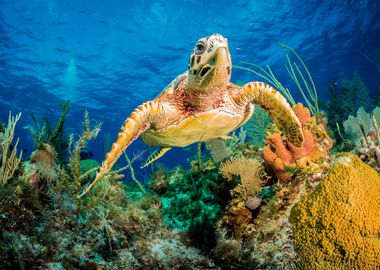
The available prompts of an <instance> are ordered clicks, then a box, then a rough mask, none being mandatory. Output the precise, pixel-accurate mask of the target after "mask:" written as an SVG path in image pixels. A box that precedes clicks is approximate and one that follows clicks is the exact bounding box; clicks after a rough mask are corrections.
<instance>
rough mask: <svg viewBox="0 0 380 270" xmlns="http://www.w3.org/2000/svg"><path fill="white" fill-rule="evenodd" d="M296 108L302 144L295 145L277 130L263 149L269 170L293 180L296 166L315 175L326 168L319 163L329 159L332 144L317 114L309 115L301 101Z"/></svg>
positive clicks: (285, 180)
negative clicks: (318, 120) (317, 118)
mask: <svg viewBox="0 0 380 270" xmlns="http://www.w3.org/2000/svg"><path fill="white" fill-rule="evenodd" d="M293 110H294V112H295V114H296V115H297V117H298V118H299V120H300V122H301V124H302V131H303V134H304V142H303V145H302V147H299V148H297V147H295V146H294V145H292V144H291V143H289V142H288V141H286V139H284V138H282V136H281V134H280V133H278V132H276V133H274V134H273V135H271V136H269V137H268V138H267V142H266V146H265V147H264V148H263V158H264V161H265V164H266V166H267V168H268V170H269V171H270V172H271V173H273V174H274V175H275V176H276V177H277V179H279V180H281V181H284V182H288V181H290V180H291V179H292V176H293V173H292V172H291V171H294V170H295V169H302V170H304V171H305V172H307V173H308V174H312V175H313V174H316V173H318V172H320V170H324V169H326V168H325V166H319V165H323V163H324V162H325V161H327V160H329V156H328V152H329V150H330V149H331V148H332V146H333V141H332V139H331V138H330V137H329V135H328V134H327V132H326V130H325V127H324V125H323V124H317V121H316V117H315V116H313V117H310V111H309V110H308V109H307V108H305V107H303V105H302V104H301V103H298V104H297V105H296V106H294V107H293Z"/></svg>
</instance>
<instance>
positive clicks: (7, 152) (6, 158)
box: [0, 112, 22, 187]
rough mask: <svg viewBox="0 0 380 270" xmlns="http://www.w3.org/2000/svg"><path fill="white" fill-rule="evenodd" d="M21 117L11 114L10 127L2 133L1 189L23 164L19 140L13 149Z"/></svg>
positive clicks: (0, 159) (0, 158)
mask: <svg viewBox="0 0 380 270" xmlns="http://www.w3.org/2000/svg"><path fill="white" fill-rule="evenodd" d="M20 117H21V113H20V114H17V115H16V116H12V114H11V112H9V118H8V125H7V126H6V127H5V128H4V131H3V132H1V133H0V135H1V136H0V142H1V145H0V147H1V148H0V149H1V151H0V154H1V156H0V187H1V186H4V185H5V184H6V183H7V182H8V181H9V180H10V179H11V178H12V177H13V175H14V173H15V171H16V169H17V167H18V166H19V164H20V162H21V157H22V152H20V153H19V155H18V156H17V145H18V141H19V140H18V139H17V140H16V143H15V145H14V146H13V148H12V142H13V137H14V132H15V127H16V124H17V122H18V121H19V120H20Z"/></svg>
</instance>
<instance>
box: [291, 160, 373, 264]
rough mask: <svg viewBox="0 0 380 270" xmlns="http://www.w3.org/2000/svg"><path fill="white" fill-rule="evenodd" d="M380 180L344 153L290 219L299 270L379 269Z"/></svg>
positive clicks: (358, 161)
mask: <svg viewBox="0 0 380 270" xmlns="http://www.w3.org/2000/svg"><path fill="white" fill-rule="evenodd" d="M379 216H380V176H379V174H378V173H377V172H376V171H375V170H374V169H373V168H371V167H370V166H368V165H366V164H365V163H364V162H362V161H361V160H360V158H359V157H357V156H355V155H353V154H349V153H345V154H343V155H342V157H340V158H338V160H337V163H336V164H335V166H334V167H333V168H332V169H331V171H330V172H329V173H328V175H327V176H326V177H325V178H324V179H323V180H322V181H321V182H320V184H319V186H318V187H317V188H316V190H315V191H314V192H312V193H311V194H309V195H307V196H306V197H304V198H303V199H302V200H301V201H300V202H299V203H297V204H296V205H295V206H294V207H293V209H292V211H291V216H290V222H291V223H292V225H293V234H294V245H295V249H296V251H297V254H298V258H299V259H298V262H297V263H298V265H299V267H300V268H301V269H380V222H379Z"/></svg>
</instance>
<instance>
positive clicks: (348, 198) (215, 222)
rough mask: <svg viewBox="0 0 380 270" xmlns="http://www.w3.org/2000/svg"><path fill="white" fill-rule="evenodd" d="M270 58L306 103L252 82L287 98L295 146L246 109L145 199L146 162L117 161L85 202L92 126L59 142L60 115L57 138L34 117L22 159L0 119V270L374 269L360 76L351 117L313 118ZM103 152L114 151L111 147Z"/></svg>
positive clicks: (372, 109)
mask: <svg viewBox="0 0 380 270" xmlns="http://www.w3.org/2000/svg"><path fill="white" fill-rule="evenodd" d="M280 45H281V46H282V47H284V48H285V49H286V52H287V54H286V55H285V60H286V62H287V64H286V69H287V70H288V74H289V75H290V78H291V80H292V81H293V82H294V83H295V87H297V88H298V91H300V92H302V93H304V96H303V97H304V99H305V100H304V103H296V102H295V100H294V99H293V98H292V97H291V94H290V93H291V92H290V90H289V89H287V88H285V87H283V86H282V84H281V83H280V82H279V81H278V80H277V79H276V77H275V75H274V74H273V72H272V71H271V69H270V67H267V68H266V69H263V68H261V67H259V66H256V65H252V64H249V63H248V64H249V65H251V66H253V67H254V68H255V69H250V70H249V71H252V70H253V71H254V72H258V71H259V72H260V73H259V74H261V75H262V76H264V77H265V78H266V79H268V81H270V82H271V83H273V84H274V85H276V86H277V87H278V88H279V89H282V90H281V91H282V92H283V94H284V95H288V99H289V100H290V102H291V104H292V111H293V112H294V115H295V117H296V118H297V119H298V121H299V123H300V128H301V129H302V133H303V137H304V142H303V144H302V145H301V146H298V147H297V146H296V145H295V144H294V143H292V142H290V140H289V138H288V137H287V136H286V134H284V133H283V132H281V131H280V130H279V129H278V128H277V127H276V125H275V121H274V123H273V122H272V121H271V120H270V118H269V116H268V114H267V113H266V112H265V110H263V109H260V108H256V109H255V112H254V114H253V116H252V118H251V119H250V120H249V121H248V122H247V123H246V124H245V125H243V127H242V128H240V129H238V130H237V131H234V132H233V133H232V134H231V136H228V137H224V138H223V139H218V140H212V141H208V142H199V143H198V147H197V148H196V154H195V155H194V156H193V157H191V158H190V159H189V160H188V162H189V166H188V167H189V169H185V168H183V167H181V166H177V167H175V168H174V169H171V170H168V169H166V168H165V167H164V166H163V165H161V164H159V163H157V162H154V163H152V164H151V166H152V173H151V175H150V176H149V178H150V179H149V183H148V185H143V183H141V182H140V181H139V179H138V174H137V170H138V169H137V167H136V164H135V163H136V160H138V159H139V158H140V157H141V156H142V155H143V154H144V153H143V152H141V153H138V154H136V155H134V156H128V155H127V154H126V153H124V155H120V157H121V158H125V163H126V165H125V166H124V167H122V166H121V165H120V164H121V163H120V164H116V165H114V168H113V170H111V169H110V170H108V171H107V172H104V173H103V175H102V176H103V177H102V178H100V179H98V182H97V184H96V185H94V186H93V187H92V189H91V190H89V192H88V193H85V194H84V193H83V191H84V190H86V189H87V188H88V186H89V184H90V183H91V182H92V181H93V180H94V178H95V177H97V175H96V172H97V171H98V170H99V168H100V167H101V165H100V164H99V162H98V161H96V160H94V159H92V158H91V155H89V154H88V153H87V152H86V151H88V149H86V145H87V144H88V142H89V141H91V140H93V139H94V138H96V137H97V136H99V134H100V133H101V127H102V125H101V123H98V122H96V121H94V120H93V119H90V116H89V114H88V112H85V113H84V119H83V125H82V129H81V131H79V135H76V136H74V134H67V133H66V132H65V117H66V116H67V112H68V110H69V102H62V103H61V104H60V106H61V116H60V117H59V119H58V120H57V123H55V124H51V123H50V122H49V121H48V120H47V119H46V118H44V117H41V118H40V120H39V119H38V118H37V116H35V115H34V114H33V113H32V114H31V116H32V121H33V123H34V126H33V127H32V126H28V127H27V129H28V130H30V131H31V132H30V135H31V137H32V139H33V141H34V148H35V151H33V152H32V153H31V155H30V156H27V157H26V156H25V154H22V151H19V149H18V148H17V147H18V142H19V139H18V137H17V134H15V127H16V125H17V123H18V122H19V120H20V117H21V114H16V115H12V113H10V114H9V118H8V121H7V122H6V123H1V124H0V143H1V147H0V154H1V159H0V226H1V232H0V268H1V269H86V270H88V269H378V268H380V260H379V258H380V245H379V243H380V224H379V222H377V221H378V216H379V213H380V176H379V169H380V150H379V143H380V130H379V126H378V123H379V121H380V109H379V107H376V104H371V103H365V104H364V100H366V99H367V98H368V96H367V97H366V95H365V93H364V92H365V91H364V90H363V89H365V85H364V84H363V83H362V82H361V80H360V77H359V76H358V75H355V77H354V80H351V81H346V82H345V83H344V84H343V85H344V87H343V86H342V88H341V89H342V90H340V92H339V91H338V92H339V93H343V92H344V93H346V94H347V95H354V93H355V96H354V97H353V98H345V99H347V104H348V103H352V102H355V104H354V105H353V104H351V105H350V106H351V107H350V110H349V111H348V108H346V107H344V106H347V104H345V105H343V104H342V103H343V102H338V101H331V102H332V103H331V104H330V103H327V104H324V105H322V104H321V103H320V102H319V100H318V96H317V90H316V88H315V85H314V83H313V81H312V78H311V75H310V72H309V71H308V70H307V67H306V64H305V63H304V62H303V61H302V59H301V57H300V56H299V55H298V54H297V53H296V52H295V51H294V50H293V49H291V48H290V47H287V46H286V45H284V44H280ZM293 58H294V60H291V59H293ZM343 89H345V90H343ZM352 89H354V90H352ZM359 89H362V90H359ZM358 91H362V93H361V94H360V95H361V96H362V97H363V99H362V100H363V102H361V101H360V100H361V99H359V98H358V96H357V95H359V94H358V93H357V92H358ZM339 95H340V94H339ZM342 95H343V94H342ZM340 98H343V97H342V96H339V99H340ZM337 99H338V96H337ZM333 102H336V103H333ZM338 103H339V106H340V107H339V108H338V107H337V106H338V105H333V104H338ZM364 105H365V106H364ZM358 106H359V107H358ZM322 109H323V110H324V111H322ZM335 110H336V111H335ZM335 112H337V113H336V114H335ZM330 116H331V117H333V116H336V117H335V118H331V119H332V120H330ZM129 124H131V123H129ZM53 126H54V128H51V127H53ZM334 127H335V129H334ZM121 136H122V135H121ZM337 136H338V137H339V138H340V139H339V140H338V139H337ZM103 147H104V149H105V152H108V151H109V150H110V149H112V147H111V145H110V143H109V137H108V136H106V137H105V141H104V143H103ZM206 148H207V149H208V152H207V151H206V150H205V149H206ZM203 150H205V151H203ZM343 150H344V151H350V152H342V151H343ZM158 153H160V152H158ZM155 155H157V152H156V153H154V154H153V155H152V156H151V158H150V159H149V158H148V160H155V158H156V157H157V156H155ZM127 170H128V172H129V173H126V171H127ZM122 174H125V175H130V178H131V181H130V183H129V182H128V183H127V182H124V181H123V180H122V179H123V175H122Z"/></svg>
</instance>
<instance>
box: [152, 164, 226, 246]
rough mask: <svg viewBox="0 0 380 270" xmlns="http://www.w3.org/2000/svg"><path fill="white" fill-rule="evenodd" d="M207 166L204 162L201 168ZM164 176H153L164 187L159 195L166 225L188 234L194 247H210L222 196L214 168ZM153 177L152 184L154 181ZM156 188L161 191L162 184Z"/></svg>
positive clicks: (169, 173)
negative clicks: (164, 185) (163, 182)
mask: <svg viewBox="0 0 380 270" xmlns="http://www.w3.org/2000/svg"><path fill="white" fill-rule="evenodd" d="M211 162H212V161H211ZM207 166H208V165H207V163H206V164H203V165H202V167H203V168H207ZM163 174H165V172H163V171H159V172H157V173H156V176H155V177H157V178H158V179H157V181H160V182H161V183H162V181H165V183H166V185H167V186H166V187H165V189H164V190H165V192H164V193H162V195H161V202H162V209H163V214H164V220H165V222H166V223H167V224H168V225H170V226H171V227H173V228H176V229H178V230H181V231H184V232H187V233H188V234H189V237H190V239H191V240H192V241H193V243H195V244H197V245H200V246H203V245H206V246H208V245H213V243H214V242H215V235H214V228H213V224H214V223H215V222H216V220H218V219H219V218H220V216H221V209H222V206H221V199H220V196H223V194H221V193H223V192H222V191H221V190H223V188H222V187H221V186H220V183H221V182H222V180H221V179H220V175H219V173H218V168H217V167H216V166H213V168H210V169H207V170H204V171H199V170H198V167H195V169H194V170H190V171H185V170H183V169H180V168H176V169H174V170H172V171H170V172H166V176H164V175H163ZM155 177H154V178H153V180H152V181H155V180H154V179H155ZM163 179H165V180H163ZM159 186H160V188H159V189H160V190H163V187H162V184H159ZM225 192H226V193H228V191H227V189H226V190H225ZM218 193H219V194H218ZM227 196H228V195H227Z"/></svg>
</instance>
